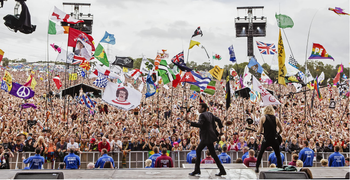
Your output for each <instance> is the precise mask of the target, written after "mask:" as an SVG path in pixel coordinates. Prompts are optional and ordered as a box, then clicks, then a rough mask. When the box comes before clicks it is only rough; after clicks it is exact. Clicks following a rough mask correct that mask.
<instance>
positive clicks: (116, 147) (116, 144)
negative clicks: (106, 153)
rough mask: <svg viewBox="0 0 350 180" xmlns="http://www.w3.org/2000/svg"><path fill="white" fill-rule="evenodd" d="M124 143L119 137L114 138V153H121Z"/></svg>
mask: <svg viewBox="0 0 350 180" xmlns="http://www.w3.org/2000/svg"><path fill="white" fill-rule="evenodd" d="M122 145H123V142H122V141H121V140H120V137H119V136H115V137H114V147H113V151H120V149H121V148H122Z"/></svg>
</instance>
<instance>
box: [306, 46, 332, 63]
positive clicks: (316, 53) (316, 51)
mask: <svg viewBox="0 0 350 180" xmlns="http://www.w3.org/2000/svg"><path fill="white" fill-rule="evenodd" d="M309 59H332V60H333V61H334V58H333V57H332V56H331V55H329V54H328V53H327V51H326V49H325V48H324V47H323V46H322V45H321V44H318V43H314V44H313V46H312V53H311V56H310V57H309Z"/></svg>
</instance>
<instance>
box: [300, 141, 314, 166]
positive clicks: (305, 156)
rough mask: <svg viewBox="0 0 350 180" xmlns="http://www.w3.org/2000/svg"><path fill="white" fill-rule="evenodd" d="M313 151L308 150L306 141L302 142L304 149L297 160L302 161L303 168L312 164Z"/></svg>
mask: <svg viewBox="0 0 350 180" xmlns="http://www.w3.org/2000/svg"><path fill="white" fill-rule="evenodd" d="M314 155H315V153H314V151H313V150H312V149H310V148H309V142H308V141H307V140H305V141H304V148H303V149H302V150H301V151H300V153H299V159H300V160H301V161H303V163H304V166H303V167H312V165H313V163H314Z"/></svg>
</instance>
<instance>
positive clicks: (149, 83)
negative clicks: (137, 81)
mask: <svg viewBox="0 0 350 180" xmlns="http://www.w3.org/2000/svg"><path fill="white" fill-rule="evenodd" d="M156 90H157V88H156V85H155V84H154V82H153V80H152V77H151V75H149V74H148V76H147V79H146V94H145V95H146V98H148V97H151V96H153V95H154V94H155V93H156Z"/></svg>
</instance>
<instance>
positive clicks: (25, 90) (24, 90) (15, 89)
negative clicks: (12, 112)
mask: <svg viewBox="0 0 350 180" xmlns="http://www.w3.org/2000/svg"><path fill="white" fill-rule="evenodd" d="M10 94H11V95H14V96H16V97H19V98H23V99H30V98H32V97H33V96H34V94H35V92H34V91H32V90H31V89H30V88H29V87H25V86H22V85H21V84H18V83H14V82H13V83H12V89H11V91H10Z"/></svg>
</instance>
